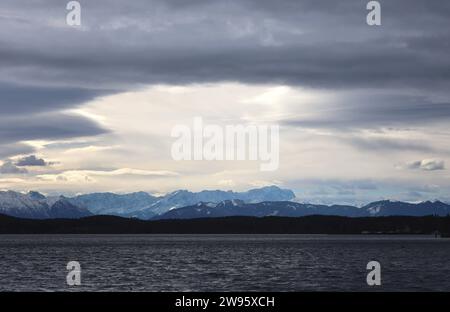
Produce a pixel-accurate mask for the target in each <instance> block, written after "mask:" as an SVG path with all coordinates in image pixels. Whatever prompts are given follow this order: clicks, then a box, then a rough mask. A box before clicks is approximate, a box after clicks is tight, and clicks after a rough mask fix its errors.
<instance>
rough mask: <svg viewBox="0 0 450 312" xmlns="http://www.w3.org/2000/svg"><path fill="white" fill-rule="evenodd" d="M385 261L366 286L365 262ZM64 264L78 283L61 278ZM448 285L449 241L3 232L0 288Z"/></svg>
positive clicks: (401, 288)
mask: <svg viewBox="0 0 450 312" xmlns="http://www.w3.org/2000/svg"><path fill="white" fill-rule="evenodd" d="M371 260H376V261H379V262H380V263H381V278H382V285H381V286H379V287H375V288H374V287H369V286H368V285H367V283H366V274H367V273H368V271H367V270H366V265H367V263H368V262H369V261H371ZM69 261H78V262H80V264H81V270H82V273H81V278H82V285H81V286H78V287H76V288H74V287H69V286H67V284H66V275H67V273H68V271H67V269H66V265H67V263H68V262H69ZM73 290H80V291H87V290H88V291H92V290H93V291H373V290H377V291H450V239H443V238H440V239H435V238H432V237H426V236H361V235H359V236H337V235H334V236H333V235H331V236H326V235H325V236H322V235H0V291H73Z"/></svg>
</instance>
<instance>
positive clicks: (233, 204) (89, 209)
mask: <svg viewBox="0 0 450 312" xmlns="http://www.w3.org/2000/svg"><path fill="white" fill-rule="evenodd" d="M295 200H296V199H295V194H294V193H293V192H292V191H291V190H287V189H281V188H279V187H277V186H267V187H263V188H259V189H253V190H249V191H247V192H233V191H221V190H205V191H201V192H190V191H187V190H178V191H175V192H172V193H168V194H167V195H164V196H153V195H150V194H148V193H145V192H136V193H130V194H114V193H92V194H85V195H79V196H75V197H72V198H68V197H64V196H53V197H51V196H50V197H46V196H44V195H43V194H40V193H38V192H29V193H27V194H23V193H18V192H13V191H5V192H0V214H5V215H10V216H14V217H19V218H31V219H53V218H67V219H74V218H82V217H86V216H91V215H113V216H120V217H126V218H138V219H144V220H148V219H194V218H213V217H229V216H251V217H264V216H280V217H301V216H309V215H328V216H331V215H333V216H345V217H371V216H372V217H378V216H427V215H439V216H446V215H450V205H448V204H445V203H443V202H440V201H434V202H431V201H426V202H421V203H407V202H399V201H390V200H383V201H377V202H373V203H370V204H368V205H366V206H363V207H355V206H348V205H331V206H327V205H316V204H305V203H298V202H295Z"/></svg>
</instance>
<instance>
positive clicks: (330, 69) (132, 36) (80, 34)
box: [0, 0, 450, 88]
mask: <svg viewBox="0 0 450 312" xmlns="http://www.w3.org/2000/svg"><path fill="white" fill-rule="evenodd" d="M7 3H8V4H9V5H10V6H12V7H13V8H15V9H18V7H17V4H14V3H13V2H11V1H9V2H7ZM37 3H38V4H35V5H33V6H32V7H30V9H29V14H30V15H31V14H36V15H37V16H38V17H41V20H40V21H41V23H40V24H39V23H37V22H36V23H37V25H35V26H36V30H35V31H36V32H37V31H39V33H40V34H41V35H40V36H39V37H38V40H37V39H35V38H34V39H33V38H31V35H30V34H25V33H21V32H18V33H15V37H16V38H8V37H7V36H6V35H4V36H2V44H1V46H0V47H1V48H0V55H2V56H3V57H2V58H1V59H2V60H3V61H2V64H3V65H4V66H5V68H8V70H7V71H10V70H11V71H13V70H14V68H17V67H19V66H20V67H22V68H24V67H25V70H23V71H22V72H16V73H15V75H13V77H12V78H14V79H27V77H26V75H25V74H32V75H31V76H29V77H31V79H35V78H37V77H41V78H42V80H41V82H42V83H48V84H64V83H66V84H68V85H82V86H85V87H87V86H89V87H95V86H96V85H97V86H98V87H99V86H107V87H112V88H116V87H118V86H128V87H129V86H130V85H133V84H141V83H142V84H145V83H195V82H214V81H224V80H231V81H242V82H250V83H252V82H281V83H288V84H294V85H301V86H312V87H325V88H330V87H331V88H335V87H339V88H345V87H347V88H348V87H350V88H354V87H358V86H365V87H367V86H369V87H385V86H391V87H394V86H395V87H404V86H407V87H420V88H424V87H429V88H433V87H437V86H442V85H445V86H448V85H449V81H450V73H449V71H448V70H447V69H448V67H449V66H450V60H449V58H448V57H447V56H448V54H449V52H450V47H449V46H448V45H445V44H442V42H448V41H449V40H450V34H449V33H448V32H447V31H446V29H449V28H450V27H449V26H450V21H449V19H448V15H447V16H446V13H448V14H450V8H449V5H448V1H434V2H433V3H426V4H424V1H422V0H415V1H409V0H408V1H407V0H398V1H381V3H382V9H383V11H382V12H383V15H382V16H383V19H382V23H383V25H382V26H381V27H375V28H373V27H369V26H368V25H367V24H366V23H365V16H366V13H367V11H366V9H365V5H366V3H367V2H366V1H360V0H351V1H325V0H319V1H309V0H308V1H298V0H296V1H286V0H285V1H227V2H223V1H151V2H148V1H133V2H132V3H127V4H124V3H123V2H119V1H113V0H110V1H95V2H89V3H82V10H83V11H82V12H83V23H84V24H83V26H84V27H86V29H85V30H82V31H79V30H76V29H73V28H70V27H66V26H64V25H62V26H60V27H51V26H48V25H45V23H43V22H42V20H45V17H47V18H48V19H51V20H56V21H58V22H60V23H61V24H63V23H64V17H65V16H64V13H65V12H64V10H63V9H62V8H61V2H59V1H48V2H37ZM39 3H41V6H39ZM21 11H23V10H21ZM8 22H9V23H8V24H10V25H12V26H14V25H16V24H15V23H14V22H12V21H8ZM16 27H18V26H17V25H16ZM24 27H25V26H23V25H22V26H21V28H24ZM20 38H22V40H23V41H20V44H19V39H20ZM26 40H29V42H26ZM27 67H28V68H27ZM28 79H30V78H28Z"/></svg>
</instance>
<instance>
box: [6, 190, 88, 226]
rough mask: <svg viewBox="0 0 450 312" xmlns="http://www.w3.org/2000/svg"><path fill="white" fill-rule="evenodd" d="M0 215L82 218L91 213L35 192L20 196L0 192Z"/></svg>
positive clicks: (62, 199)
mask: <svg viewBox="0 0 450 312" xmlns="http://www.w3.org/2000/svg"><path fill="white" fill-rule="evenodd" d="M0 213H1V214H6V215H9V216H14V217H19V218H29V219H54V218H71V219H72V218H73V219H74V218H82V217H87V216H91V215H92V213H91V212H90V211H89V210H88V209H86V208H83V207H79V206H76V205H74V204H72V203H71V202H70V201H69V200H68V199H67V198H65V197H63V196H59V197H45V196H44V195H42V194H40V193H37V192H29V193H27V194H22V193H18V192H13V191H7V192H0Z"/></svg>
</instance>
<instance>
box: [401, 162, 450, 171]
mask: <svg viewBox="0 0 450 312" xmlns="http://www.w3.org/2000/svg"><path fill="white" fill-rule="evenodd" d="M406 168H408V169H421V170H425V171H434V170H444V169H445V162H444V161H443V160H437V159H423V160H418V161H413V162H410V163H408V164H406Z"/></svg>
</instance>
